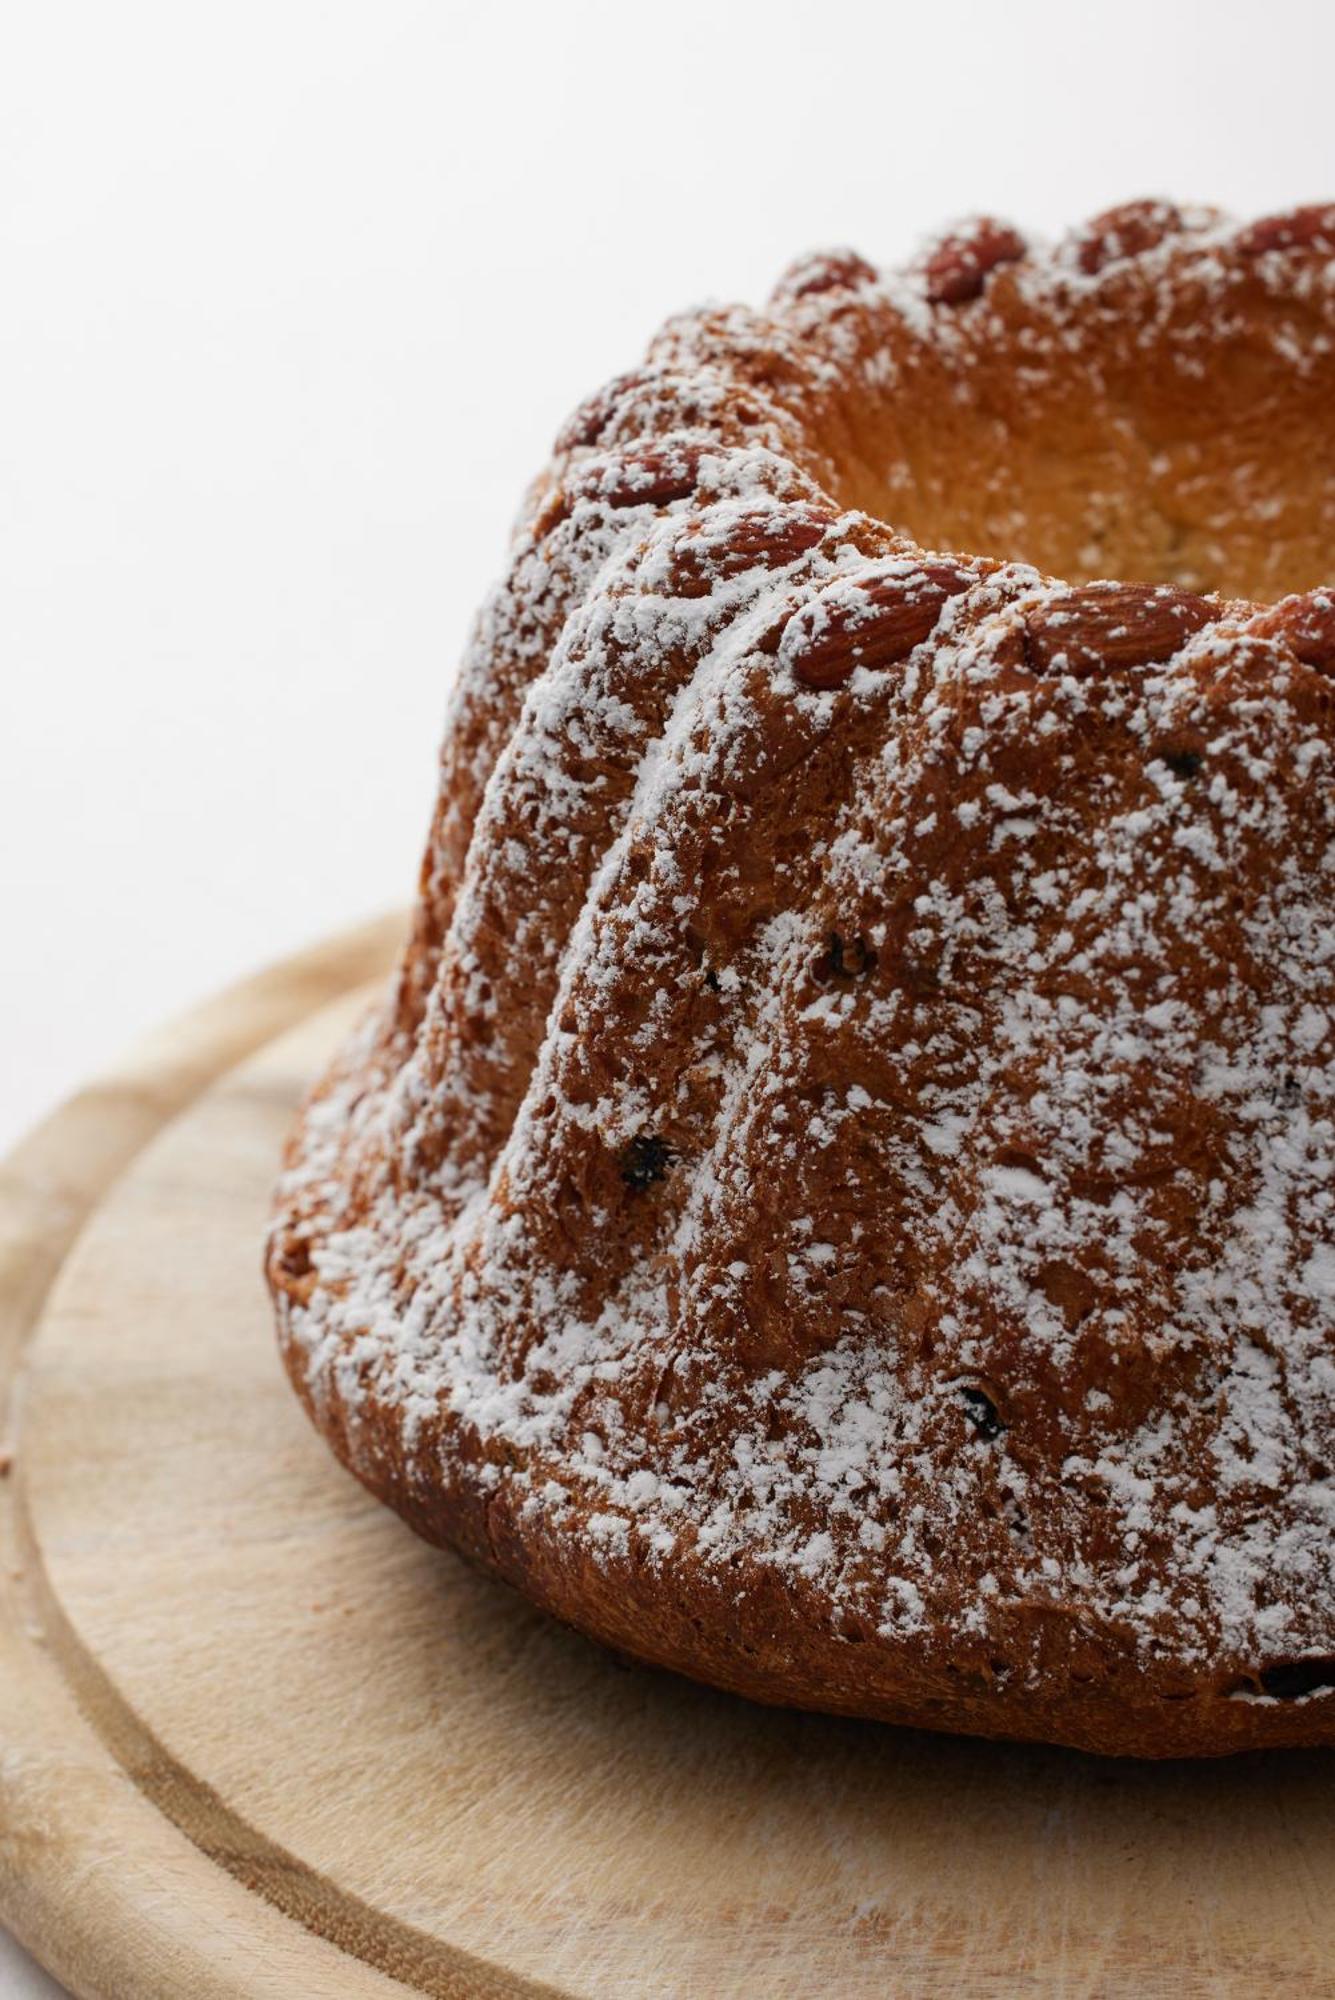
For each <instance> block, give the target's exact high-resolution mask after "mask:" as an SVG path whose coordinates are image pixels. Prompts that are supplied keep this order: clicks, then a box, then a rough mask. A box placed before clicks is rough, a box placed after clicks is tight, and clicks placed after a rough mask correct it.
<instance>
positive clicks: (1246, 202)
mask: <svg viewBox="0 0 1335 2000" xmlns="http://www.w3.org/2000/svg"><path fill="white" fill-rule="evenodd" d="M1333 62H1335V10H1332V9H1331V7H1330V6H1329V4H1328V0H1312V4H1300V3H1299V0H1288V3H1287V4H1284V0H1270V4H1267V5H1265V6H1264V7H1262V6H1259V5H1255V4H1249V5H1233V6H1230V5H1227V4H1224V0H1215V4H1213V5H1205V4H1202V5H1181V4H1179V5H1174V4H1172V0H1155V4H1144V0H1123V4H1121V5H1117V6H1108V5H1075V4H1072V0H1060V4H1054V5H1041V4H1038V0H1011V3H1010V4H1003V0H990V4H986V5H984V4H979V5H968V4H956V5H954V6H947V5H943V4H937V5H931V4H925V5H924V4H919V5H915V6H913V7H911V8H902V7H897V6H895V5H894V4H892V0H880V4H878V5H875V6H866V7H864V6H862V5H857V4H853V0H825V4H819V0H804V4H801V5H786V4H781V0H768V4H765V5H760V6H757V5H732V6H729V5H728V4H727V0H714V4H712V5H697V4H695V0H689V3H688V4H682V0H659V4H657V5H654V6H652V7H641V6H638V5H636V4H633V0H623V4H621V5H607V4H599V5H592V4H589V5H579V4H570V0H566V4H560V0H549V4H547V5H544V6H534V7H521V6H510V7H505V6H499V5H496V6H486V5H475V6H467V7H464V6H452V5H450V4H448V3H447V0H436V4H434V5H408V4H404V0H362V4H360V5H357V6H348V5H338V4H311V5H291V4H284V0H262V4H259V5H252V4H241V3H240V0H228V4H227V5H225V6H224V5H207V4H204V0H188V4H184V5H182V4H181V0H171V4H166V5H162V6H157V7H152V6H147V5H144V4H142V0H119V4H115V5H106V4H102V0H99V4H97V5H89V6H86V7H70V6H65V5H61V4H59V0H0V690H2V691H3V704H2V705H0V1026H2V1027H3V1035H2V1036H0V1050H3V1054H0V1146H3V1145H6V1144H8V1143H9V1142H10V1141H11V1140H12V1139H13V1138H15V1137H16V1136H17V1135H18V1132H19V1131H20V1129H21V1128H22V1127H23V1126H24V1125H25V1124H27V1123H28V1122H29V1121H30V1120H31V1119H32V1118H34V1117H35V1116H36V1115H37V1114H39V1113H40V1112H42V1111H43V1110H45V1109H46V1108H48V1107H49V1106H50V1105H51V1104H52V1103H53V1102H54V1101H55V1100H56V1099H57V1098H58V1097H59V1096H60V1095H62V1094H63V1093H64V1092H66V1091H67V1090H68V1089H70V1088H71V1087H73V1086H74V1085H75V1084H76V1083H77V1082H78V1081H79V1080H80V1079H81V1078H82V1077H83V1076H85V1075H86V1074H87V1073H88V1071H89V1070H91V1069H93V1068H96V1067H97V1066H98V1065H100V1064H102V1063H104V1062H106V1061H108V1060H110V1059H111V1058H113V1057H114V1056H115V1054H116V1052H117V1050H118V1049H119V1048H120V1047H121V1045H122V1044H123V1043H124V1042H125V1041H126V1040H127V1039H128V1038H130V1037H132V1036H134V1035H136V1034H138V1033H139V1032H141V1031H144V1030H146V1029H148V1028H150V1027H151V1026H152V1025H153V1023H154V1022H155V1021H157V1020H158V1019H159V1018H161V1017H162V1016H163V1015H164V1014H166V1013H170V1012H173V1011H175V1010H177V1009H179V1008H181V1007H183V1006H185V1005H187V1004H188V1003H189V1002H191V1001H192V1000H194V999H196V998H199V997H202V996H203V995H204V994H206V993H207V992H209V991H210V990H211V989H212V988H214V987H216V986H217V985H219V984H221V983H223V982H225V981H229V980H231V979H232V978H233V977H235V976H237V975H239V974H240V973H242V972H244V971H246V970H249V969H251V968H253V967H255V966H257V965H258V964H260V963H262V962H263V961H265V960H267V959H269V958H272V957H275V956H278V955H280V954H282V953H285V952H288V951H290V950H292V949H293V948H295V947H296V946H299V945H301V944H302V943H304V942H308V941H310V940H312V939H314V938H316V937H318V936H320V935H321V934H322V933H325V932H327V931H329V930H331V929H334V928H336V927H338V926H340V925H344V924H347V923H349V922H351V921H353V920H355V919H357V918H359V917H362V916H364V915H367V914H370V913H372V912H374V911H377V910H379V909H381V908H383V907H384V906H386V905H388V904H391V903H394V902H398V901H401V900H404V899H406V897H407V896H408V895H409V894H410V892H411V887H412V882H413V876H414V871H415V867H416V861H417V848H418V843H419V839H420V837H421V835H422V833H423V830H424V828H425V825H426V820H427V815H428V811H429V808H430V799H431V787H432V777H433V759H434V751H435V738H436V734H437V728H438V723H439V719H440V714H441V709H442V703H443V698H444V692H445V689H446V686H447V683H448V680H449V676H450V673H451V669H452V664H453V662H454V660H455V658H456V656H457V655H458V652H459V650H460V646H461V644H462V641H463V639H464V636H465V632H466V630H467V627H468V623H469V619H470V617H471V614H472V612H473V610H474V608H475V606H476V604H477V601H478V599H479V597H480V595H481V594H482V591H483V589H484V588H485V586H486V584H487V583H488V582H489V580H490V579H491V577H492V576H493V575H494V574H495V572H496V570H497V569H498V567H499V565H500V562H501V558H502V555H503V551H504V543H505V534H506V530H507V527H508V523H509V519H510V516H511V513H512V511H513V509H514V507H515V505H516V503H517V501H518V498H519V495H520V492H521V490H522V488H523V486H524V484H525V483H526V481H527V480H528V478H529V477H530V476H531V475H532V474H533V473H534V472H535V471H536V470H537V468H538V467H539V465H540V464H541V462H542V460H543V458H544V457H545V454H546V451H547V447H548V444H549V441H550V439H551V436H552V434H553V432H554V431H555V429H556V428H557V426H558V424H559V423H560V421H561V419H562V418H563V417H564V416H565V414H566V413H567V411H568V410H569V409H570V407H571V406H572V405H573V404H574V403H575V402H576V401H578V400H579V398H580V397H581V396H582V395H583V394H584V393H585V392H586V391H588V390H590V389H593V388H595V387H597V386H598V384H599V383H600V382H601V381H602V380H603V379H604V378H606V377H607V376H609V375H611V374H613V373H615V372H616V371H618V370H619V369H621V368H624V367H627V366H630V365H632V364H633V363H634V362H635V360H636V359H637V358H638V356H639V354H640V352H641V351H642V349H643V347H644V345H645V343H646V341H647V339H648V338H649V336H650V335H651V334H652V332H653V331H654V329H655V327H656V325H657V323H658V322H659V321H660V320H661V319H662V318H663V317H664V316H665V315H666V314H667V313H668V312H669V311H671V310H674V309H676V308H678V307H681V306H684V305H687V304H690V303H693V302H695V301H697V300H699V299H701V298H703V297H711V296H712V297H739V298H744V299H747V300H750V301H752V302H759V301H760V300H762V299H763V297H764V295H765V293H766V292H767V291H768V289H769V286H770V284H771V283H772V281H773V279H774V278H775V277H776V276H777V274H778V272H779V271H780V270H781V268H782V267H783V266H784V265H785V264H786V263H787V262H788V261H789V260H790V259H791V258H792V257H793V256H794V255H795V254H796V253H797V252H799V251H802V250H805V249H809V248H813V247H815V246H817V245H822V244H826V245H828V244H834V243H852V244H854V245H855V246H857V247H858V248H859V249H861V250H862V251H863V252H864V253H865V254H866V255H868V256H870V257H871V258H873V260H877V259H880V260H889V261H893V260H895V259H896V258H898V257H901V256H902V255H904V254H905V253H906V252H908V251H909V250H910V249H911V248H912V247H913V244H914V242H915V239H916V238H917V237H918V236H919V234H921V233H923V232H925V231H926V230H927V229H929V228H930V227H932V226H933V225H935V224H937V223H940V222H943V221H946V220H948V219H950V218H952V217H954V216H958V215H960V214H963V213H969V212H973V211H976V210H978V209H979V208H982V207H986V208H989V209H991V210H993V211H995V212H999V213H1001V214H1002V215H1005V216H1008V217H1010V218H1012V219H1014V220H1016V221H1018V222H1019V223H1020V224H1021V225H1022V226H1027V227H1029V228H1031V229H1035V230H1038V231H1047V232H1055V231H1056V230H1058V229H1059V228H1060V227H1061V226H1062V225H1063V223H1066V222H1072V221H1077V220H1079V219H1081V218H1082V217H1084V216H1086V215H1089V214H1091V213H1093V212H1095V211H1096V210H1098V209H1100V208H1104V207H1107V206H1108V205H1110V204H1111V203H1113V202H1114V201H1117V200H1121V199H1125V198H1128V197H1131V196H1136V195H1141V194H1153V193H1166V194H1171V195H1173V196H1176V197H1177V198H1179V199H1183V198H1185V199H1194V200H1206V201H1213V202H1216V203H1218V204H1220V205H1222V206H1225V207H1230V208H1234V209H1236V210H1238V211H1240V212H1244V213H1247V214H1258V213H1264V212H1267V211H1269V210H1273V209H1275V208H1279V207H1283V206H1286V205H1290V204H1292V203H1294V202H1297V201H1301V200H1312V199H1321V198H1329V197H1331V196H1335V149H1333V148H1332V136H1331V135H1332V123H1331V77H1332V74H1335V67H1333ZM1332 567H1333V568H1335V561H1333V563H1332ZM0 1700H3V1690H0ZM2 1810H3V1806H2V1803H0V1811H2ZM24 1963H25V1962H24V1961H22V1960H21V1957H20V1955H18V1954H16V1953H15V1952H14V1950H13V1948H12V1947H10V1946H8V1945H7V1944H6V1942H5V1940H4V1938H3V1936H0V1993H15V1994H23V1995H29V1994H37V1993H44V1992H48V1991H52V1990H54V1989H52V1988H50V1987H49V1985H48V1984H47V1982H45V1981H44V1979H43V1978H42V1976H41V1975H39V1974H37V1973H36V1972H35V1971H25V1970H24V1969H23V1966H24Z"/></svg>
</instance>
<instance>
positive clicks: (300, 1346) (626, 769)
mask: <svg viewBox="0 0 1335 2000" xmlns="http://www.w3.org/2000/svg"><path fill="white" fill-rule="evenodd" d="M1332 573H1335V208H1331V207H1327V208H1308V209H1301V210H1298V211H1296V212H1294V213H1291V214H1287V215H1283V216H1278V217H1272V218H1270V219H1268V220H1265V221H1262V222H1259V223H1254V224H1251V225H1249V226H1245V227H1244V226H1240V225H1238V224H1236V223H1234V222H1231V221H1229V220H1227V219H1225V218H1223V217H1221V216H1219V215H1218V214H1215V213H1213V212H1209V211H1199V210H1198V211H1183V210H1179V209H1176V208H1173V207H1170V206H1168V205H1166V204H1161V203H1149V202H1146V203H1141V204H1136V205H1133V206H1129V207H1125V208H1122V209H1119V210H1117V211H1115V212H1113V213H1111V214H1109V215H1106V216H1103V217H1102V218H1100V219H1099V220H1097V221H1095V222H1094V223H1092V224H1091V225H1089V226H1088V227H1086V228H1084V229H1083V230H1081V231H1079V232H1078V233H1075V234H1073V235H1071V236H1070V237H1068V238H1066V239H1065V240H1063V241H1061V242H1060V243H1058V244H1057V245H1055V246H1054V247H1050V248H1046V249H1043V250H1039V249H1036V248H1035V247H1033V246H1032V245H1031V244H1029V243H1028V242H1026V241H1025V239H1024V238H1022V237H1021V236H1020V235H1018V234H1016V233H1015V232H1014V231H1013V230H1012V229H1010V228H1007V227H1003V226H1001V225H1000V224H999V223H996V222H993V221H980V222H977V223H974V224H970V225H968V226H965V227H960V228H958V229H956V230H954V231H952V232H951V233H950V234H948V235H946V236H944V237H943V238H940V239H938V240H937V241H936V242H935V243H933V244H932V245H931V246H930V248H928V249H927V250H926V251H925V252H924V253H923V254H922V256H921V257H920V258H919V259H918V261H916V262H915V263H913V264H912V265H911V266H909V267H908V268H906V269H903V270H901V271H897V272H894V273H882V272H879V271H877V270H875V269H873V268H872V267H871V266H870V265H869V264H867V263H864V262H863V260H862V259H861V258H860V257H857V256H854V255H852V254H849V253H844V252H840V253H837V254H833V255H825V256H818V257H813V258H809V259H807V260H806V261H804V262H802V263H799V264H798V265H797V266H796V267H795V268H794V269H793V270H791V271H790V272H789V273H788V275H787V277H786V278H785V279H784V280H783V281H782V283H781V284H780V286H779V287H778V290H777V291H776V293H775V295H774V297H773V298H772V300H771V302H770V304H769V306H768V307H767V309H766V310H765V311H764V312H762V313H756V312H751V311H747V310H743V309H741V308H731V307H729V308H723V309H709V310H702V311H697V312H692V313H689V314H687V315H686V316H684V317H682V318H678V319H675V320H673V321H671V322H669V324H668V326H667V327H666V329H665V330H664V332H663V333H662V334H661V335H660V336H659V338H658V339H657V341H656V342H655V343H654V345H653V347H652V348H651V350H650V353H649V357H648V360H647V361H646V363H645V364H644V366H643V367H641V368H638V369H636V370H634V371H633V372H631V373H630V374H627V375H624V376H621V377H620V378H619V379H617V380H616V381H614V382H612V383H611V384H610V386H609V387H607V388H606V389H604V390H603V391H602V392H601V393H600V394H599V395H597V396H595V397H594V398H593V399H592V400H591V401H590V402H588V403H586V404H585V405H584V407H583V408H582V409H580V410H579V411H578V413H577V414H576V415H575V417H574V418H573V420H572V421H571V422H570V423H569V424H568V425H567V427H566V429H565V430H564V431H563V432H562V434H561V436H560V438H559V440H558V442H557V446H556V450H555V455H554V457H553V459H552V462H551V464H550V466H549V467H548V469H547V471H546V472H545V474H544V475H543V476H542V478H541V479H540V480H539V481H538V483H537V485H536V486H535V487H534V489H533V490H532V492H531V494H530V496H529V499H528V501H527V504H526V506H525V508H524V511H523V515H522V518H521V521H520V524H519V527H518V530H517V537H516V540H515V543H514V547H513V552H512V556H511V560H510V565H509V569H508V572H507V574H506V576H505V579H504V581H503V582H502V583H501V585H500V586H499V588H498V589H496V590H495V591H494V592H493V594H492V595H491V597H490V598H489V599H488V601H487V602H486V604H485V605H484V607H483V610H482V612H481V616H480V619H479V622H478V625H477V628H476V632H475V635H474V637H473V639H472V642H471V646H470V648H469V652H468V655H467V659H466V662H465V665H464V669H463V673H462V677H461V679H460V681H459V683H458V685H457V688H456V690H455V692H454V695H453V703H452V708H451V711H450V716H449V722H448V730H447V734H446V738H445V744H444V750H443V754H442V771H441V779H440V793H439V803H438V806H437V809H436V814H435V820H434V825H433V827H432V830H431V834H430V840H429V844H428V847H427V851H426V859H425V862H424V865H423V869H422V875H421V884H420V893H419V897H418V902H417V908H416V914H415V918H414V921H413V924H412V930H411V935H410V937H409V939H408V942H407V945H406V948H405V950H404V953H403V957H402V961H401V963H400V965H399V968H398V971H397V974H396V977H395V979H394V982H393V985H392V989H391V991H390V992H389V994H388V995H387V997H386V999H385V1001H384V1003H383V1004H382V1005H380V1006H379V1007H377V1009H376V1010H375V1012H374V1013H373V1014H372V1016H371V1018H370V1019H368V1020H367V1021H366V1022H365V1023H364V1025H363V1026H362V1027H361V1028H360V1030H359V1031H358V1032H357V1033H356V1034H355V1035H354V1036H353V1038H352V1039H351V1041H350V1042H349V1044H348V1045H347V1046H346V1047H345V1048H344V1049H343V1050H342V1052H341V1054H340V1055H339V1056H338V1058H337V1060H336V1062H335V1063H334V1065H333V1067H332V1068H331V1070H330V1072H329V1074H328V1075H327V1076H326V1077H325V1078H324V1079H323V1081H322V1082H320V1084H319V1085H318V1087H317V1088H316V1089H315V1091H314V1093H313V1095H312V1096H311V1098H310V1100H309V1102H308V1103H307V1104H306V1106H305V1109H304V1111H303V1113H302V1116H301V1120H300V1124H299V1128H298V1130H297V1132H296V1134H295V1137H294V1139H293V1141H292V1144H291V1148H290V1152H289V1156H288V1160H287V1165H286V1170H285V1173H284V1176H283V1179H282V1181H281V1185H280V1188H279V1193H278V1197H277V1207H276V1215H275V1220H274V1225H273V1230H272V1236H271V1241H270V1246H269V1255H268V1275H269V1280H270V1284H271V1287H272V1291H273V1296H274V1299H275V1302H276V1306H277V1314H278V1322H279V1328H280V1335H281V1342H282V1347H283V1351H284V1355H285V1358H286V1364H287V1367H288V1370H289V1372H290V1374H291V1377H292V1380H293V1382H294V1384H295V1386H296V1388H297V1390H298V1392H299V1394H300V1395H301V1397H302V1398H303V1400H304V1401H305V1403H306V1405H307V1407H308V1409H309V1411H310V1413H311V1415H312V1417H313V1418H314V1421H315V1422H316V1424H317V1425H318V1426H319V1428H320V1429H321V1430H322V1431H323V1432H324V1434H325V1436H326V1437H327V1438H328V1440H329V1441H330V1443H331V1444H332V1446H333V1448H334V1450H335V1451H336V1452H337V1453H338V1455H339V1457H340V1458H341V1459H342V1460H343V1461H344V1462H345V1463H346V1464H347V1465H348V1466H350V1467H351V1468H352V1470H353V1471H354V1472H355V1473H356V1474H357V1476H358V1477H359V1478H360V1479H361V1480H363V1481H364V1482H365V1484H366V1485H367V1486H368V1487H369V1488H370V1489H371V1490H372V1491H373V1492H374V1493H376V1494H378V1495H379V1496H380V1497H381V1498H382V1499H384V1500H385V1501H387V1502H388V1503H389V1504H390V1505H391V1506H392V1507H395V1508H397V1509H398V1511H399V1512H400V1513H401V1514H402V1515H404V1516H405V1517H406V1519H407V1520H408V1521H410V1522H411V1523H412V1525H413V1526H414V1527H415V1528H416V1529H418V1530H419V1531H420V1533H422V1534H423V1535H425V1536H427V1537H429V1538H430V1539H432V1540H435V1541H440V1542H446V1543H450V1544H452V1545H453V1546H454V1547H455V1548H457V1549H459V1550H461V1551H463V1552H464V1553H465V1554H466V1555H467V1556H469V1557H471V1558H473V1559H474V1560H476V1561H477V1562H479V1563H481V1564H484V1565H486V1566H487V1567H488V1568H489V1569H491V1570H492V1571H494V1572H496V1573H497V1574H498V1575H500V1576H501V1577H504V1578H506V1579H508V1581H509V1582H510V1583H511V1584H513V1585H515V1586H516V1587H517V1588H518V1589H519V1590H521V1591H523V1592H524V1593H526V1594H527V1595H528V1596H529V1597H530V1598H531V1599H533V1600H534V1601H535V1602H537V1603H538V1604H540V1605H542V1606H544V1607H546V1609H547V1610H548V1611H550V1612H552V1613H554V1614H555V1615H556V1616H558V1617H559V1618H561V1619H564V1620H566V1621H568V1622H569V1623H570V1624H571V1625H574V1626H576V1627H579V1628H580V1629H582V1630H583V1631H584V1632H586V1633H589V1634H592V1635H594V1636H596V1637H597V1638H598V1639H600V1640H602V1641H604V1642H606V1643H608V1644H609V1645H611V1646H613V1647H615V1648H616V1649H618V1650H619V1651H621V1652H622V1653H625V1654H630V1655H632V1656H634V1657H635V1658H637V1659H639V1660H643V1661H647V1662H652V1663H655V1664H658V1665H661V1666H666V1667H670V1668H674V1669H677V1670H679V1671H680V1672H682V1673H686V1674H690V1675H693V1676H695V1677H696V1678H698V1679H701V1680H704V1681H708V1682H712V1683H714V1684H716V1685H718V1686H719V1687H722V1688H727V1689H732V1690H735V1691H738V1692H740V1693H742V1694H745V1695H749V1696H753V1697H756V1698H758V1699H760V1700H762V1701H766V1702H776V1703H788V1704H793V1705H797V1706H802V1707H809V1708H815V1709H822V1710H827V1711H833V1712H838V1713H844V1714H849V1715H857V1716H868V1717H879V1718H882V1719H884V1720H888V1721H892V1722H903V1723H913V1724H919V1725H926V1726H930V1727H932V1728H940V1729H951V1730H960V1731H968V1732H975V1733H978V1734H982V1735H999V1736H1009V1737H1029V1738H1041V1739H1047V1740H1050V1741H1055V1742H1060V1743H1066V1744H1074V1745H1078V1746H1082V1747H1085V1748H1088V1749H1092V1750H1097V1751H1105V1752H1124V1753H1133V1754H1140V1755H1150V1756H1159V1755H1178V1754H1213V1753H1218V1752H1223V1751H1229V1750H1235V1749H1243V1748H1248V1747H1255V1746H1265V1745H1285V1744H1289V1745H1292V1744H1321V1743H1325V1744H1330V1743H1335V1042H1333V1041H1332V1019H1333V1013H1332V1009H1333V1007H1335V589H1330V588H1323V579H1329V578H1330V577H1331V576H1332ZM1058 579H1060V581H1059V580H1058ZM1110 579H1116V580H1110ZM1128 579H1133V580H1128Z"/></svg>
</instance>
